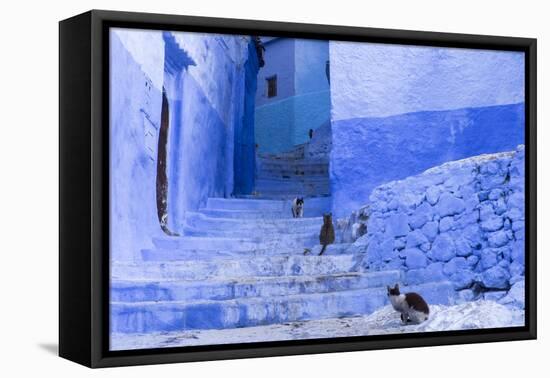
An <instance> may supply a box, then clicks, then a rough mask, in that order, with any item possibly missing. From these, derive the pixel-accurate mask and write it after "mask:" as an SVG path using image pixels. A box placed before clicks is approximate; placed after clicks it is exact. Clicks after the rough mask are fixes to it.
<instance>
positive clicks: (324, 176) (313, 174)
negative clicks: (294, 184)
mask: <svg viewBox="0 0 550 378" xmlns="http://www.w3.org/2000/svg"><path fill="white" fill-rule="evenodd" d="M255 177H256V180H264V179H265V180H270V179H282V180H288V181H291V180H310V181H314V180H319V181H320V180H328V172H324V171H309V172H304V171H291V170H261V171H257V172H256V176H255Z"/></svg>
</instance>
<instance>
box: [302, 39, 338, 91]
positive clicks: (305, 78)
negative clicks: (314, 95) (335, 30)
mask: <svg viewBox="0 0 550 378" xmlns="http://www.w3.org/2000/svg"><path fill="white" fill-rule="evenodd" d="M294 43H295V55H294V61H295V64H294V66H295V67H296V68H295V76H294V86H295V88H296V94H298V95H299V94H303V93H310V92H322V91H328V90H329V89H330V87H329V83H328V79H327V75H326V63H327V60H329V44H328V41H323V40H314V39H296V40H295V42H294Z"/></svg>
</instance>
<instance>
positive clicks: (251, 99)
mask: <svg viewBox="0 0 550 378" xmlns="http://www.w3.org/2000/svg"><path fill="white" fill-rule="evenodd" d="M258 69H259V61H258V55H257V53H256V48H255V46H254V43H253V42H252V41H251V42H250V43H249V46H248V59H247V61H246V64H245V66H244V76H245V78H244V83H245V84H244V87H245V88H244V110H243V120H242V122H239V123H238V124H237V125H235V151H234V152H235V153H234V157H233V161H234V167H235V171H234V172H235V181H234V183H235V187H234V191H233V192H234V194H250V193H252V190H253V189H254V172H255V169H256V160H255V157H256V140H255V136H254V111H255V97H256V87H257V75H258Z"/></svg>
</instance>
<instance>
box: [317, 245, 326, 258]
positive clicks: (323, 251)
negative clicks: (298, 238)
mask: <svg viewBox="0 0 550 378" xmlns="http://www.w3.org/2000/svg"><path fill="white" fill-rule="evenodd" d="M326 248H327V245H326V244H323V248H321V252H319V256H321V255H322V254H323V253H325V249H326Z"/></svg>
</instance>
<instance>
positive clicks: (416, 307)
mask: <svg viewBox="0 0 550 378" xmlns="http://www.w3.org/2000/svg"><path fill="white" fill-rule="evenodd" d="M387 289H388V298H389V299H390V302H391V305H392V306H393V308H394V310H395V311H397V312H399V313H400V314H401V322H402V323H403V324H419V323H422V322H423V321H426V320H428V318H429V316H430V308H429V307H428V304H427V303H426V301H425V300H424V298H422V297H421V296H420V294H417V293H406V294H401V293H400V292H399V285H398V284H395V286H394V287H393V288H392V287H389V286H388V287H387Z"/></svg>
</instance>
